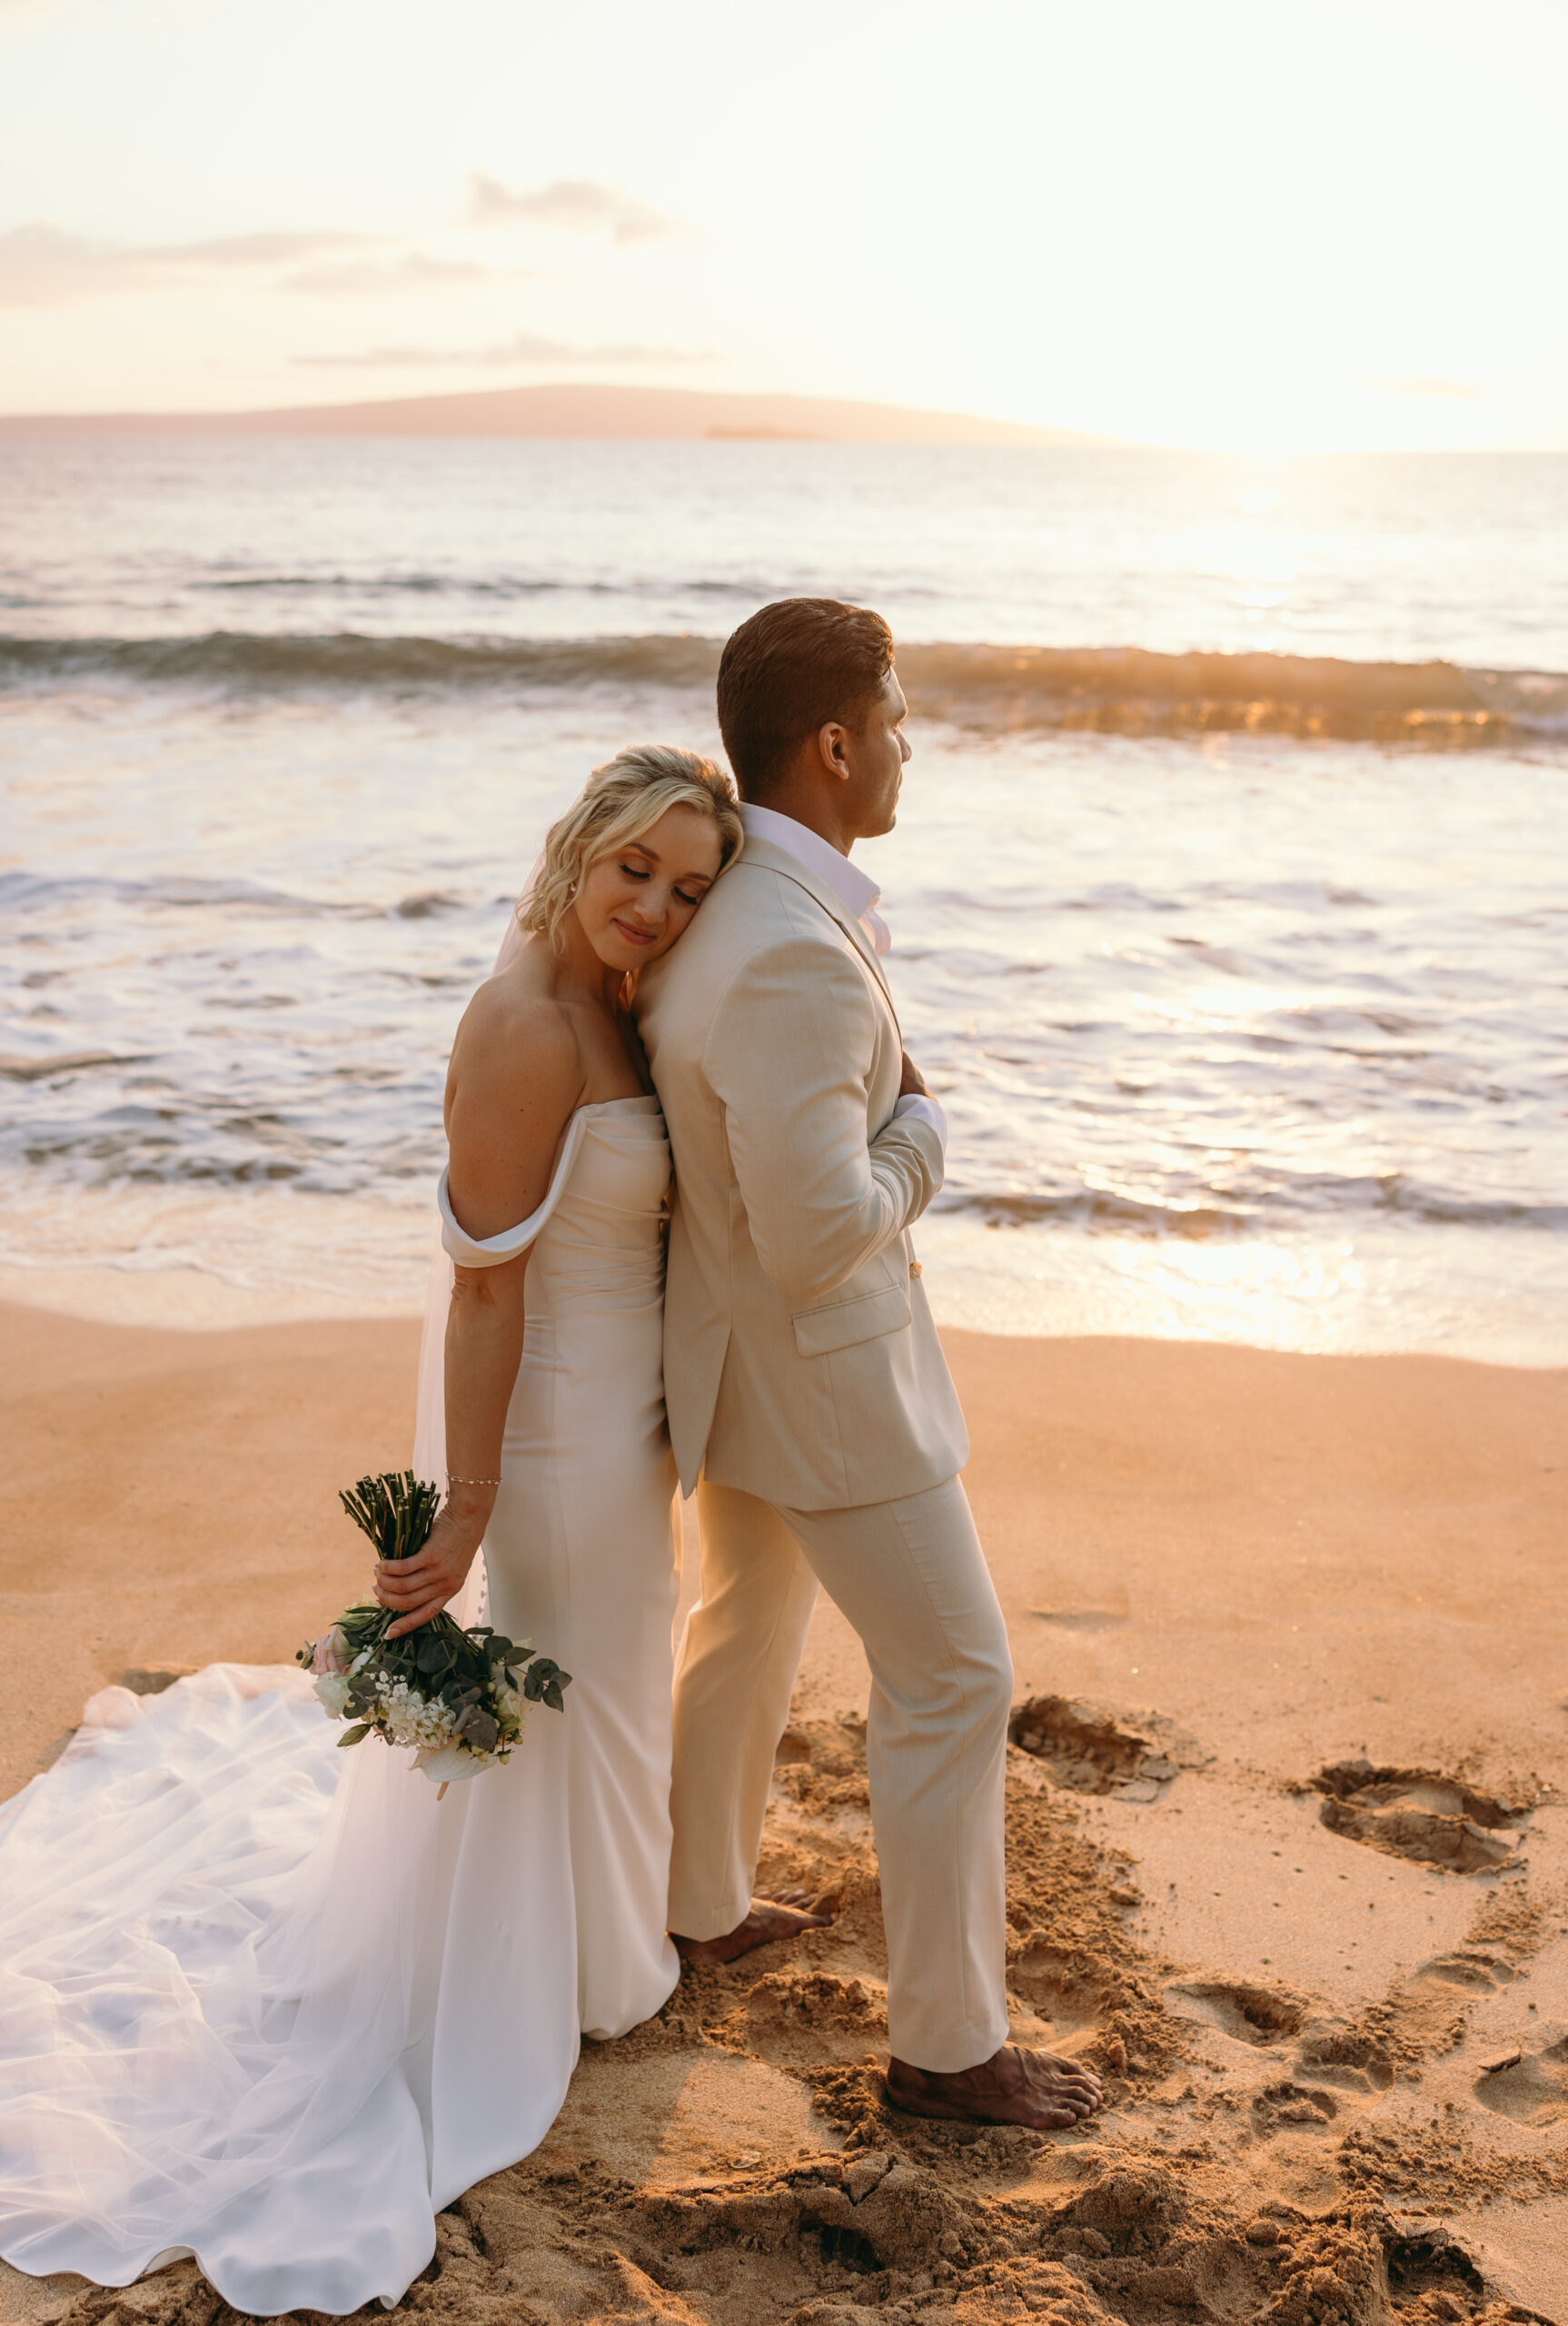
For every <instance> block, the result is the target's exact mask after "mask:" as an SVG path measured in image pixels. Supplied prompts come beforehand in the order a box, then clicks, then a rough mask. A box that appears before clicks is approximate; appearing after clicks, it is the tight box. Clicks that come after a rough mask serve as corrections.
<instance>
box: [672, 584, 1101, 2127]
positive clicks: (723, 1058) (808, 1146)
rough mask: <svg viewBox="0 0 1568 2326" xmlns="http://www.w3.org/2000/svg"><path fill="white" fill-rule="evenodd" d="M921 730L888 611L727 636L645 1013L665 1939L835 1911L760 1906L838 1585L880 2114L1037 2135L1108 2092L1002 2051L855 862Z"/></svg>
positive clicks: (943, 1454)
mask: <svg viewBox="0 0 1568 2326" xmlns="http://www.w3.org/2000/svg"><path fill="white" fill-rule="evenodd" d="M905 709H906V705H905V701H904V695H903V691H902V689H901V688H900V686H899V684H898V678H897V676H896V674H895V672H894V669H893V641H892V635H891V633H890V631H888V625H887V624H886V622H884V621H882V620H881V618H880V616H879V615H877V614H874V613H870V612H868V611H865V610H864V609H863V608H860V607H858V606H847V605H840V604H839V602H838V601H836V600H834V599H830V598H789V599H785V600H783V601H781V602H779V604H776V605H770V606H764V607H763V609H762V611H760V612H759V613H757V614H754V615H753V616H752V617H751V619H750V621H747V622H743V623H742V624H741V626H740V628H739V630H738V631H736V632H735V635H734V636H733V637H732V638H731V639H730V641H729V644H728V645H727V646H726V648H725V650H724V655H723V660H722V661H721V662H720V664H719V727H720V729H721V731H722V732H723V736H724V742H725V748H726V750H728V751H729V762H730V766H731V768H732V769H733V770H734V773H735V779H736V781H737V784H738V785H739V791H740V797H741V800H742V803H743V804H742V808H741V815H742V818H743V820H744V822H745V826H746V847H745V852H744V854H743V856H742V858H741V860H740V861H739V864H738V865H736V866H735V868H734V869H733V870H731V871H730V872H729V873H728V874H727V875H726V877H725V878H724V879H723V880H720V881H719V883H718V884H717V886H716V887H715V888H714V890H713V891H712V893H711V894H710V897H709V899H708V900H707V902H706V903H705V904H704V906H703V908H702V910H701V911H700V913H699V914H698V916H697V918H696V919H695V921H694V922H693V924H692V926H691V928H690V930H689V931H688V933H687V935H686V937H685V939H683V941H682V942H681V943H680V945H679V946H677V947H676V948H675V949H673V950H672V951H671V952H670V954H669V955H668V956H667V957H666V958H665V959H663V960H661V961H660V962H658V963H656V964H654V965H653V966H652V967H651V968H650V970H649V972H648V974H647V976H646V978H645V979H644V981H643V985H642V988H641V991H640V997H639V1010H638V1015H639V1019H640V1028H641V1033H642V1039H643V1040H644V1042H645V1043H646V1045H647V1049H648V1056H649V1061H650V1065H651V1067H652V1069H653V1079H654V1081H655V1083H656V1085H657V1087H658V1090H659V1096H660V1100H661V1102H662V1104H663V1108H664V1115H665V1119H666V1121H667V1123H668V1125H669V1128H670V1141H671V1144H672V1146H673V1148H674V1153H675V1166H676V1178H677V1185H678V1188H679V1196H678V1199H677V1205H676V1209H675V1215H674V1218H673V1220H672V1223H671V1227H670V1274H669V1287H668V1294H667V1305H666V1312H665V1341H664V1370H665V1392H666V1397H667V1400H668V1405H669V1413H670V1436H671V1438H672V1440H673V1443H674V1446H675V1454H676V1459H677V1462H678V1464H679V1466H680V1478H681V1484H682V1486H684V1487H685V1489H686V1491H687V1492H688V1493H690V1491H691V1489H692V1487H693V1486H697V1492H698V1511H699V1517H700V1528H701V1539H702V1596H701V1599H700V1603H699V1604H698V1605H697V1606H696V1607H694V1608H693V1610H692V1612H691V1615H690V1621H689V1623H688V1625H687V1627H686V1635H685V1638H684V1641H683V1643H682V1646H681V1653H680V1667H679V1671H678V1674H677V1677H676V1685H675V1777H674V1786H673V1794H672V1806H673V1813H674V1820H675V1852H674V1861H673V1866H672V1870H671V1880H670V1929H671V1932H672V1933H680V1935H678V1936H677V1937H676V1942H675V1943H676V1944H677V1946H678V1947H679V1948H680V1952H681V1953H682V1954H683V1955H685V1957H686V1958H687V1959H688V1960H689V1961H693V1962H699V1963H715V1962H719V1963H722V1962H730V1961H733V1960H734V1958H735V1957H736V1956H737V1955H739V1954H743V1953H747V1952H748V1951H749V1949H750V1948H752V1947H754V1946H761V1945H764V1944H766V1943H768V1942H769V1940H772V1939H777V1938H783V1937H787V1936H789V1935H790V1934H791V1933H794V1932H795V1931H798V1930H799V1929H802V1928H806V1927H812V1926H815V1925H816V1924H817V1923H819V1921H820V1920H821V1919H822V1918H821V1917H816V1916H810V1915H806V1914H802V1913H797V1912H794V1911H792V1910H791V1909H789V1907H787V1906H784V1905H782V1904H779V1903H777V1902H773V1901H769V1900H766V1899H754V1898H753V1897H752V1893H751V1884H752V1878H753V1875H754V1873H755V1870H756V1864H757V1853H758V1848H759V1843H760V1839H761V1833H762V1819H763V1813H764V1810H765V1809H766V1806H767V1801H768V1787H769V1778H770V1776H771V1774H772V1767H773V1754H774V1750H775V1747H776V1746H777V1744H778V1741H779V1736H780V1735H782V1733H783V1730H784V1727H785V1725H786V1723H787V1721H788V1719H789V1698H790V1692H791V1689H792V1687H793V1685H794V1680H795V1674H796V1670H797V1667H798V1665H799V1661H800V1655H801V1651H802V1649H803V1647H804V1645H805V1640H806V1631H807V1625H808V1624H809V1621H810V1616H811V1609H812V1605H813V1604H814V1602H815V1599H816V1596H817V1588H818V1585H819V1584H821V1585H822V1586H823V1587H824V1588H825V1589H826V1590H827V1592H828V1593H829V1596H830V1597H831V1598H832V1599H833V1600H834V1601H835V1602H836V1603H837V1605H839V1607H840V1608H841V1609H842V1611H843V1613H844V1614H845V1615H846V1616H847V1617H848V1618H849V1622H850V1623H851V1624H852V1625H854V1627H855V1629H856V1631H857V1632H858V1634H859V1635H860V1638H861V1641H862V1643H863V1645H864V1646H865V1650H866V1655H867V1658H868V1662H869V1665H870V1667H871V1705H870V1717H869V1721H868V1728H867V1737H866V1755H867V1764H868V1772H869V1776H870V1785H871V1814H872V1821H873V1825H874V1829H875V1834H876V1841H877V1852H878V1862H879V1865H880V1870H881V1884H882V1913H883V1920H884V1923H885V1925H886V1929H887V1936H888V2037H889V2043H890V2047H891V2051H892V2054H893V2056H892V2060H891V2063H890V2065H889V2068H888V2092H889V2095H890V2097H891V2098H892V2099H893V2100H894V2101H895V2102H897V2103H898V2106H899V2107H901V2108H904V2109H908V2110H909V2111H911V2112H913V2113H915V2114H918V2115H925V2116H964V2117H976V2118H980V2119H983V2120H985V2121H987V2122H1007V2123H1021V2124H1033V2125H1037V2126H1041V2127H1047V2126H1056V2125H1064V2124H1070V2123H1072V2122H1075V2121H1076V2120H1077V2118H1078V2117H1080V2116H1087V2114H1089V2113H1090V2112H1091V2111H1092V2110H1093V2109H1095V2108H1097V2106H1098V2105H1099V2104H1100V2097H1101V2095H1100V2088H1099V2085H1098V2083H1097V2081H1096V2079H1095V2078H1094V2077H1093V2076H1092V2075H1090V2074H1088V2073H1087V2072H1086V2071H1084V2070H1083V2069H1081V2068H1077V2067H1075V2066H1074V2065H1073V2064H1072V2063H1069V2062H1067V2061H1063V2060H1057V2059H1053V2058H1052V2057H1050V2055H1049V2054H1047V2053H1040V2052H1028V2051H1024V2050H1021V2049H1019V2048H1017V2046H1015V2045H1011V2044H1009V2043H1007V1994H1006V1988H1005V1980H1004V1965H1005V1957H1006V1936H1007V1932H1006V1921H1005V1913H1004V1904H1005V1899H1004V1867H1003V1848H1002V1791H1003V1772H1004V1759H1005V1754H1006V1750H1007V1714H1008V1709H1009V1705H1010V1702H1011V1696H1012V1682H1013V1673H1012V1664H1011V1661H1010V1658H1009V1656H1008V1652H1007V1631H1006V1627H1005V1625H1004V1623H1003V1620H1002V1614H1001V1609H1000V1608H999V1607H998V1605H997V1596H996V1593H995V1590H994V1589H993V1587H992V1584H991V1578H990V1575H989V1573H988V1571H987V1566H986V1562H985V1557H984V1555H983V1553H982V1551H981V1549H980V1544H979V1539H978V1536H977V1535H976V1532H975V1525H974V1520H973V1518H972V1517H971V1516H970V1513H969V1506H968V1500H967V1498H966V1496H965V1494H964V1489H963V1487H962V1486H961V1485H960V1483H959V1481H958V1475H957V1474H958V1470H959V1469H960V1467H961V1466H962V1465H963V1463H964V1462H965V1461H966V1460H967V1458H968V1436H967V1434H966V1432H965V1428H964V1417H963V1414H962V1412H961V1411H960V1409H959V1406H958V1397H957V1394H956V1392H955V1390H954V1387H953V1384H952V1381H951V1379H950V1377H949V1376H948V1367H947V1364H946V1361H945V1359H944V1358H943V1356H942V1350H941V1345H940V1343H939V1341H938V1337H937V1332H936V1327H935V1326H934V1325H933V1323H932V1321H931V1313H930V1310H929V1308H928V1306H927V1302H926V1297H925V1292H924V1290H923V1288H922V1287H921V1284H920V1280H919V1279H920V1264H919V1262H918V1260H917V1259H916V1257H915V1256H914V1250H913V1247H912V1246H911V1244H910V1241H909V1235H908V1230H909V1228H910V1226H911V1224H912V1222H914V1221H915V1220H917V1219H918V1218H919V1217H920V1215H921V1213H922V1212H923V1211H924V1210H925V1209H926V1207H927V1205H928V1203H929V1202H930V1200H931V1198H932V1197H933V1196H934V1195H935V1194H936V1193H937V1191H938V1188H940V1186H941V1184H942V1171H943V1153H944V1147H945V1142H946V1137H947V1126H946V1123H945V1121H944V1118H943V1116H942V1111H941V1108H939V1107H938V1105H937V1103H936V1101H935V1100H934V1099H933V1098H930V1097H929V1096H928V1094H927V1091H926V1086H925V1083H924V1082H923V1080H922V1079H921V1077H920V1074H919V1071H918V1069H917V1068H916V1067H915V1066H914V1065H913V1064H912V1063H911V1062H910V1060H909V1059H908V1056H907V1055H906V1054H905V1052H904V1049H903V1044H902V1041H901V1039H900V1037H899V1032H898V1019H897V1017H896V1016H895V1014H894V1009H893V1000H892V996H891V993H890V992H889V990H888V981H887V978H886V975H885V973H884V970H883V968H882V961H881V956H882V955H883V954H884V953H885V952H886V951H887V949H888V941H889V940H888V931H887V929H886V928H885V927H884V925H883V923H882V921H881V920H880V919H878V914H877V912H876V910H875V908H876V904H877V899H878V890H877V887H876V885H875V883H874V882H873V881H871V880H868V878H867V877H866V875H865V874H864V873H863V872H860V871H858V870H856V869H855V867H854V866H853V865H851V863H850V861H849V851H850V850H851V848H852V847H853V846H854V844H855V842H856V841H857V840H868V839H872V838H874V837H875V836H876V835H877V834H878V833H879V832H886V831H890V830H892V828H893V824H894V820H895V818H896V814H897V810H898V791H899V787H900V784H901V782H902V780H903V770H904V765H905V762H906V760H908V757H909V745H908V741H906V740H905V737H904V735H903V732H902V721H903V719H904V715H905ZM699 1479H700V1485H698V1481H699Z"/></svg>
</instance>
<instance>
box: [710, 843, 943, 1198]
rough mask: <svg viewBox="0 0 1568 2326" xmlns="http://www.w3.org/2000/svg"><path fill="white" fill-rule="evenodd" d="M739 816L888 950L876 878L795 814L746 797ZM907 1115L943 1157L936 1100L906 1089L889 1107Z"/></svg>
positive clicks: (874, 944) (873, 943)
mask: <svg viewBox="0 0 1568 2326" xmlns="http://www.w3.org/2000/svg"><path fill="white" fill-rule="evenodd" d="M740 820H741V822H742V824H744V826H745V827H746V832H747V837H748V838H749V839H753V838H754V839H757V840H771V841H772V843H773V845H774V847H775V848H782V849H784V850H787V851H788V853H789V855H791V856H795V857H799V860H800V862H801V863H802V864H804V865H805V866H806V868H807V870H809V871H811V872H815V874H816V875H817V878H818V879H819V880H823V881H826V883H827V885H828V887H829V888H830V889H831V890H832V891H833V894H834V895H835V896H836V897H837V898H838V899H839V902H840V903H841V904H846V905H848V906H849V910H850V911H851V912H852V913H853V914H854V916H855V918H856V919H857V920H858V922H859V924H860V926H861V928H862V929H864V930H865V932H866V936H867V939H868V942H869V944H870V947H871V950H872V951H873V952H874V953H875V954H876V955H877V956H878V959H880V957H881V956H882V955H883V954H885V953H886V952H888V949H889V948H890V947H891V945H892V942H893V939H892V934H891V932H890V930H889V929H888V924H887V922H886V921H885V920H884V919H883V918H882V916H881V914H880V913H879V912H878V910H877V905H878V900H879V899H880V897H881V894H882V891H881V890H880V889H879V888H878V886H877V883H876V882H875V880H870V879H869V878H868V876H867V874H865V873H864V872H862V871H861V870H860V868H859V866H858V864H851V863H850V861H849V858H848V857H847V856H841V855H840V854H839V850H837V849H836V848H835V847H834V845H833V843H832V841H831V840H824V839H823V838H822V835H821V833H820V832H814V831H813V830H811V828H810V826H809V824H800V823H797V822H796V820H795V819H794V817H793V816H781V815H780V814H779V810H778V809H777V808H754V807H753V806H752V805H751V804H750V802H749V800H742V801H741V803H740ZM905 1115H918V1117H919V1118H920V1120H921V1121H922V1122H927V1123H929V1124H930V1126H931V1128H932V1129H933V1130H934V1131H935V1132H936V1134H937V1137H938V1138H939V1139H940V1140H941V1142H942V1153H943V1155H944V1157H945V1156H946V1155H947V1152H948V1118H947V1116H946V1115H945V1114H944V1113H943V1112H942V1109H941V1108H940V1107H939V1106H938V1104H937V1101H936V1100H935V1098H929V1097H922V1096H921V1094H920V1093H919V1092H918V1090H911V1091H909V1092H908V1094H907V1095H906V1096H905V1097H904V1098H900V1099H899V1100H898V1104H897V1106H896V1107H895V1108H893V1119H894V1121H895V1122H897V1121H898V1120H899V1119H900V1118H901V1117H903V1116H905Z"/></svg>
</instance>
